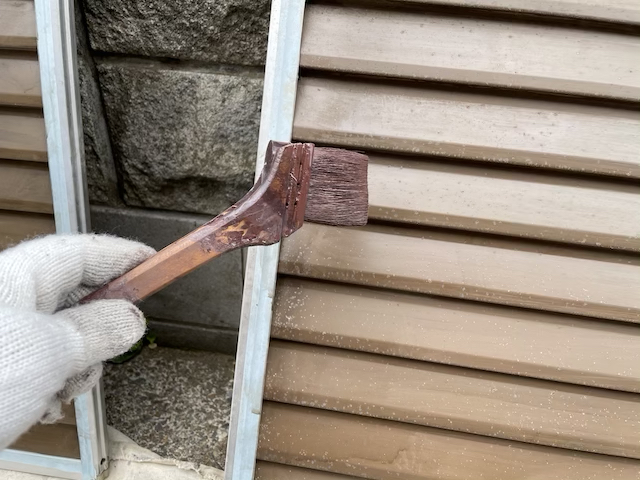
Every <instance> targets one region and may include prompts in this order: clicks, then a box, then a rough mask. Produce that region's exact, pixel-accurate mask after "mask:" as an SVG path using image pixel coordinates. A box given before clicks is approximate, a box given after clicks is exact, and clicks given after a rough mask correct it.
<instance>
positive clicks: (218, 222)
mask: <svg viewBox="0 0 640 480" xmlns="http://www.w3.org/2000/svg"><path fill="white" fill-rule="evenodd" d="M312 155H313V145H310V146H309V144H287V145H284V144H275V143H274V142H272V143H270V144H269V147H268V149H267V155H266V160H265V168H264V170H263V172H262V175H261V176H260V178H259V179H258V181H257V182H256V184H255V185H254V186H253V188H252V189H251V190H250V191H249V193H247V195H245V196H244V198H243V199H242V200H240V201H239V202H238V203H236V204H235V205H233V206H231V207H230V208H228V209H227V210H225V211H224V212H222V213H221V214H220V215H218V216H217V217H216V218H214V219H213V220H211V221H209V222H207V223H205V224H204V225H202V226H201V227H199V228H197V229H196V230H194V231H193V232H191V233H189V234H188V235H186V236H184V237H182V238H181V239H179V240H177V241H175V242H173V243H172V244H171V245H169V246H167V247H165V248H163V249H162V250H160V251H159V252H158V253H156V254H155V255H154V256H152V257H150V258H149V259H147V260H146V261H144V262H142V263H141V264H140V265H138V266H137V267H135V268H133V269H132V270H130V271H129V272H127V273H125V274H124V275H122V276H121V277H119V278H116V279H115V280H113V281H111V282H110V283H108V284H107V285H105V286H104V287H102V288H100V289H99V290H97V291H95V292H93V293H91V294H90V295H87V296H86V297H85V298H83V299H82V300H81V301H80V302H81V303H85V302H88V301H91V300H99V299H106V298H122V299H125V300H129V301H131V302H138V301H140V300H143V299H145V298H146V297H148V296H149V295H152V294H153V293H155V292H157V291H158V290H160V289H162V288H164V287H165V286H167V285H168V284H170V283H171V282H173V281H174V280H177V279H178V278H180V277H182V276H184V275H186V274H187V273H189V272H191V271H192V270H194V269H196V268H198V267H199V266H201V265H202V264H204V263H206V262H208V261H209V260H211V259H213V258H215V257H217V256H218V255H222V254H223V253H226V252H229V251H231V250H234V249H236V248H241V247H249V246H255V245H270V244H273V243H276V242H278V241H280V239H281V238H282V237H283V236H287V235H290V234H291V233H293V232H294V231H295V230H297V229H298V228H300V226H302V222H303V217H304V206H305V203H306V191H307V189H308V186H309V185H308V184H309V180H308V177H309V172H308V170H309V168H308V165H310V163H309V162H310V158H312ZM303 160H306V164H305V163H304V161H303ZM303 164H305V165H307V168H306V170H305V171H306V172H307V173H306V174H305V175H302V174H300V169H301V168H302V165H303ZM303 177H304V178H303Z"/></svg>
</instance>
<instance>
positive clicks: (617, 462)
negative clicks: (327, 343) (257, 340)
mask: <svg viewBox="0 0 640 480" xmlns="http://www.w3.org/2000/svg"><path fill="white" fill-rule="evenodd" d="M258 458H259V459H260V460H265V461H270V462H277V463H286V464H290V465H294V466H299V467H308V468H315V469H319V470H331V471H332V472H335V473H340V474H348V475H353V476H361V477H365V478H375V479H378V480H392V479H394V480H395V479H397V478H402V479H406V480H463V479H465V480H466V479H468V478H470V476H472V477H473V478H490V479H492V480H516V479H523V478H544V479H546V480H573V479H575V480H584V479H585V478H594V479H595V478H606V479H607V480H632V479H635V478H637V475H638V471H639V469H640V462H639V461H637V460H631V459H623V458H620V457H612V456H607V455H598V454H590V453H583V452H575V451H571V450H565V449H560V448H553V447H543V446H538V445H530V444H524V443H517V442H510V441H507V440H500V439H495V438H491V437H482V436H479V435H471V434H466V433H457V432H447V431H444V430H441V429H434V428H429V427H423V426H418V425H407V424H402V423H399V422H392V421H388V420H380V419H375V418H367V417H362V416H359V415H350V414H344V413H337V412H330V411H326V410H318V409H314V408H305V407H299V406H293V405H284V404H280V403H273V402H265V404H264V406H263V410H262V424H261V428H260V439H259V444H258Z"/></svg>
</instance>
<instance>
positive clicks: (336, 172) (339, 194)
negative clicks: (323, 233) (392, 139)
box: [304, 147, 369, 226]
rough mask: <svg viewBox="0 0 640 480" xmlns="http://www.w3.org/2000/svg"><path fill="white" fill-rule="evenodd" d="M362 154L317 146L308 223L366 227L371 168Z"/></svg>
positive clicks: (312, 173) (309, 197) (308, 200)
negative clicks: (369, 170)
mask: <svg viewBox="0 0 640 480" xmlns="http://www.w3.org/2000/svg"><path fill="white" fill-rule="evenodd" d="M368 163H369V158H368V157H367V156H366V155H363V154H362V153H357V152H351V151H349V150H343V149H341V148H322V147H316V148H315V151H314V154H313V162H312V163H311V179H310V186H309V195H308V197H307V208H306V210H305V214H304V219H305V221H309V222H314V223H324V224H327V225H346V226H355V225H366V223H367V217H368V209H369V193H368V188H367V166H368Z"/></svg>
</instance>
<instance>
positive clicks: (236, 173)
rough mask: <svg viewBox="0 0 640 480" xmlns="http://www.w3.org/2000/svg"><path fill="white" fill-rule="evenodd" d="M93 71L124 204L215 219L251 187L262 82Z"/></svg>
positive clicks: (113, 68)
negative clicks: (204, 214)
mask: <svg viewBox="0 0 640 480" xmlns="http://www.w3.org/2000/svg"><path fill="white" fill-rule="evenodd" d="M98 70H99V72H100V84H101V88H102V93H103V97H104V101H105V107H106V112H107V120H108V124H109V130H110V133H111V141H112V145H113V150H114V157H115V160H116V162H117V164H118V165H119V168H120V173H121V175H122V179H123V184H124V197H125V202H126V203H127V204H128V205H132V206H143V207H150V208H161V209H169V210H180V211H186V212H198V213H207V214H217V213H219V212H220V211H222V210H223V209H224V208H226V207H228V206H229V205H231V204H233V203H235V202H236V201H237V200H239V199H240V198H241V197H242V196H243V195H244V194H245V193H246V192H247V190H248V189H249V188H250V187H251V184H252V180H253V171H254V165H255V152H256V146H257V137H258V129H259V121H260V118H259V117H260V103H261V97H262V78H260V77H257V76H249V75H234V74H229V75H226V74H214V73H204V72H189V71H181V70H172V69H170V68H165V67H164V66H162V65H160V66H159V65H158V64H130V63H124V64H113V63H103V64H101V65H99V66H98Z"/></svg>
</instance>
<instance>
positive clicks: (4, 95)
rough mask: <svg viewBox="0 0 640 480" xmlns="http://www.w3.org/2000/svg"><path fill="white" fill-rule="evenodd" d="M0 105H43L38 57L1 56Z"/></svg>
mask: <svg viewBox="0 0 640 480" xmlns="http://www.w3.org/2000/svg"><path fill="white" fill-rule="evenodd" d="M0 72H2V73H1V74H0V105H9V106H18V107H41V106H42V97H41V95H40V71H39V68H38V60H37V59H36V58H25V57H18V56H4V57H3V56H0Z"/></svg>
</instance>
